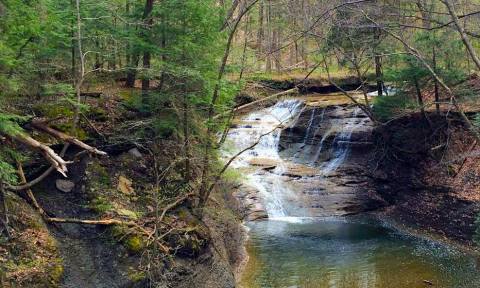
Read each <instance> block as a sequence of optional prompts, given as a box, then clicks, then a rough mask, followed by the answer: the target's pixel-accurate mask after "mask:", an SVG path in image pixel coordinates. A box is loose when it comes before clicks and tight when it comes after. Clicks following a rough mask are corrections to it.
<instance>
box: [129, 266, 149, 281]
mask: <svg viewBox="0 0 480 288" xmlns="http://www.w3.org/2000/svg"><path fill="white" fill-rule="evenodd" d="M146 277H147V275H146V274H145V272H143V271H137V270H135V269H130V270H129V271H128V278H129V279H130V280H131V281H132V282H134V283H138V282H141V281H143V280H145V278H146Z"/></svg>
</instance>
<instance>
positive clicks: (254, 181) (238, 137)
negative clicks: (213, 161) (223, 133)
mask: <svg viewBox="0 0 480 288" xmlns="http://www.w3.org/2000/svg"><path fill="white" fill-rule="evenodd" d="M302 108H303V101H300V100H284V101H280V102H278V103H277V104H276V105H274V106H272V107H270V108H266V109H262V110H260V111H257V112H254V113H251V114H249V115H248V116H247V117H245V118H243V119H242V124H241V125H240V126H239V128H236V129H232V130H231V131H230V133H229V135H228V138H227V139H228V142H229V144H230V145H232V146H233V147H234V150H235V151H233V152H231V153H228V152H224V155H225V156H226V157H231V156H233V155H234V154H235V153H237V152H238V151H241V150H242V149H245V148H246V147H248V146H250V145H252V144H253V143H255V142H256V141H258V139H259V138H260V137H261V139H260V141H259V143H258V144H257V145H256V146H255V147H254V148H253V149H251V150H249V151H247V152H245V153H243V154H242V155H241V156H239V157H238V158H237V159H236V160H235V161H234V162H233V163H232V167H236V168H240V167H250V165H251V163H252V161H259V162H262V163H264V164H262V165H263V166H275V168H274V169H273V170H272V171H269V172H267V171H264V170H263V169H256V170H255V171H253V172H250V173H248V172H247V173H246V176H247V179H246V180H245V184H247V185H250V186H253V187H255V188H256V189H257V190H258V191H259V192H260V195H261V197H262V199H263V202H264V205H265V208H266V210H267V213H268V216H269V217H271V218H272V217H285V216H287V215H288V214H289V212H288V208H287V205H286V202H287V201H288V199H292V198H295V194H294V193H293V192H292V190H291V189H289V187H288V186H287V185H286V183H285V182H284V180H283V177H282V175H283V173H284V172H285V169H286V167H285V163H284V161H283V160H282V159H281V158H280V155H279V154H278V150H279V147H278V145H279V142H280V135H281V126H283V127H286V126H288V125H292V124H294V123H295V122H296V121H297V120H298V116H299V114H300V112H301V110H302ZM262 135H263V137H262ZM265 163H269V164H268V165H266V164H265Z"/></svg>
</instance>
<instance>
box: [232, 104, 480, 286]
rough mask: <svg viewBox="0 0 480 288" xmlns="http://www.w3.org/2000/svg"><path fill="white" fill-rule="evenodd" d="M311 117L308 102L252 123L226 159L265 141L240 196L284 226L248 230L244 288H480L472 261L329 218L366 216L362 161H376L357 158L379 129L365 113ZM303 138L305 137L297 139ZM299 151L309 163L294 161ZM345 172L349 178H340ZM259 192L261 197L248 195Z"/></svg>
mask: <svg viewBox="0 0 480 288" xmlns="http://www.w3.org/2000/svg"><path fill="white" fill-rule="evenodd" d="M307 108H310V109H311V110H315V109H314V108H312V107H307ZM307 108H305V106H304V105H303V103H302V101H297V100H285V101H281V102H279V103H277V104H276V105H274V106H272V107H270V108H266V109H262V110H260V111H258V112H254V113H252V114H250V115H248V116H246V117H245V118H243V119H242V120H241V122H240V124H239V125H238V126H237V127H236V128H234V129H232V130H231V131H230V133H229V135H228V138H227V139H228V142H227V143H230V144H231V145H233V147H234V148H235V149H232V150H235V151H228V150H226V149H225V150H224V156H225V157H226V158H229V157H231V156H233V155H235V154H236V153H238V151H241V150H243V149H245V148H246V147H249V146H251V145H252V144H253V143H256V142H257V141H258V139H259V137H261V136H262V135H264V136H263V137H262V138H261V139H260V141H258V142H259V143H258V145H256V146H255V147H254V148H253V149H251V150H249V151H247V152H245V153H244V154H242V155H241V156H240V157H238V158H237V159H236V160H235V161H234V162H233V167H236V168H237V170H238V171H241V172H242V174H243V175H245V176H246V178H245V180H244V184H243V185H241V186H240V187H241V188H240V189H239V190H241V189H245V191H237V192H239V194H241V195H244V196H238V197H239V198H241V197H244V198H242V199H244V200H248V201H251V200H252V199H260V200H261V201H262V202H263V204H264V205H263V206H264V207H263V208H264V209H265V210H266V211H267V212H268V216H269V218H270V220H281V221H254V222H247V223H246V225H247V226H248V227H249V228H250V229H249V232H248V233H249V236H250V237H249V247H253V248H252V249H251V251H249V256H250V259H253V260H256V261H249V262H248V264H247V267H246V268H245V272H244V275H246V276H247V277H245V279H242V283H241V285H240V287H245V288H247V287H248V288H252V287H265V288H273V287H376V288H403V287H424V286H425V279H427V280H428V281H430V282H431V283H438V284H439V285H440V286H441V287H446V288H453V287H455V288H460V287H461V288H467V287H468V288H470V287H480V286H479V285H480V277H478V273H476V272H477V270H476V269H477V268H475V267H476V265H475V264H474V263H476V262H475V261H476V260H475V259H473V258H472V257H470V258H469V257H465V256H464V255H463V254H460V253H457V252H453V253H450V252H448V251H449V249H444V247H441V246H439V247H436V248H435V247H432V246H431V245H430V244H429V243H426V242H425V241H423V240H416V239H412V237H402V236H401V235H399V234H398V233H397V232H395V231H393V230H390V229H388V228H385V227H383V226H381V225H379V224H378V223H377V222H375V219H370V218H365V219H364V218H361V217H354V216H352V217H348V218H342V217H322V216H341V215H345V214H347V213H355V211H356V212H359V211H360V212H361V211H362V210H361V209H362V208H361V207H362V205H363V204H365V201H366V200H365V199H364V198H359V197H360V196H361V194H360V193H362V192H361V191H360V190H361V189H363V188H361V189H360V190H357V189H356V188H358V186H362V185H358V183H363V182H365V179H363V178H362V176H361V171H360V170H353V171H358V173H356V172H353V173H352V172H351V171H352V169H355V167H354V166H355V161H364V162H365V161H366V158H362V156H364V157H367V156H368V154H367V156H365V155H364V154H365V153H363V152H359V151H363V150H357V149H359V147H360V146H358V145H359V144H361V143H365V142H366V141H365V140H366V139H367V140H368V131H369V130H368V129H369V127H371V126H369V125H371V124H370V123H369V120H368V118H366V117H365V115H360V110H359V109H354V110H352V109H351V108H349V107H344V106H337V107H333V106H330V107H328V110H327V109H323V112H322V116H320V113H319V110H318V109H316V110H317V111H310V110H307V112H305V113H303V114H302V112H303V111H304V109H305V110H306V109H307ZM300 114H302V115H301V116H300ZM324 116H325V119H324V118H323V117H324ZM319 119H320V121H319ZM297 121H298V122H297ZM292 125H295V128H296V129H289V131H288V133H284V134H283V135H282V133H281V129H282V128H283V127H287V126H290V127H292ZM317 125H318V126H319V127H317ZM298 127H305V130H303V129H298ZM298 131H304V132H303V133H301V134H300V135H296V133H298ZM292 136H293V138H292ZM364 136H365V137H364ZM319 138H320V139H321V140H320V142H318V140H319ZM332 138H333V139H332ZM282 139H283V140H282ZM292 139H293V140H292ZM285 140H288V141H285ZM294 141H296V142H294ZM352 141H353V142H352ZM355 142H356V146H354V145H352V143H355ZM367 142H368V141H367ZM319 146H320V147H319ZM298 147H301V155H300V157H303V158H302V159H300V158H299V159H292V158H291V157H290V156H291V155H294V154H295V153H297V152H298ZM317 149H318V150H317ZM279 150H282V151H281V152H279ZM279 153H281V155H282V157H281V156H280V154H279ZM289 153H290V154H289ZM322 153H324V154H322ZM316 154H318V155H317V157H319V156H320V154H322V155H321V157H320V159H322V160H324V159H326V160H324V162H323V165H318V163H317V162H319V161H314V162H315V163H314V164H315V165H308V164H310V163H311V161H312V159H309V158H310V157H313V156H315V155H316ZM360 154H362V155H360ZM293 158H295V157H293ZM291 160H298V161H297V162H300V161H303V162H304V163H303V164H302V163H295V162H294V161H291ZM304 160H307V161H304ZM357 163H358V162H357ZM306 164H307V165H306ZM344 164H348V165H349V169H339V167H341V166H342V165H344ZM312 166H314V167H312ZM335 170H337V173H335V174H333V173H332V174H331V172H333V171H335ZM299 171H301V173H299ZM312 171H313V172H312ZM306 172H308V173H307V174H308V175H307V174H305V173H306ZM309 173H311V174H309ZM325 176H327V177H325ZM345 180H346V181H345ZM342 181H343V182H342ZM245 186H248V187H245ZM250 187H253V188H254V189H252V190H255V191H254V192H248V191H251V190H249V188H250ZM365 191H367V190H365ZM249 193H252V194H253V196H250V195H252V194H249ZM245 195H248V196H245ZM248 201H246V202H243V203H246V204H247V205H249V206H254V209H257V208H256V207H257V206H256V204H257V203H256V202H253V203H252V202H248ZM252 204H253V205H252ZM306 207H308V209H304V208H306ZM355 209H357V210H355ZM363 211H365V210H363ZM308 212H311V214H308ZM247 215H251V214H248V212H247ZM305 216H318V217H308V218H305ZM263 218H264V217H263ZM263 218H256V219H263ZM247 219H249V218H247ZM254 219H255V218H254ZM432 251H433V252H432ZM435 251H438V252H435ZM446 251H447V252H446ZM259 263H260V264H259ZM445 263H447V264H448V265H445ZM472 263H473V264H472ZM398 271H401V273H398ZM435 286H437V284H435Z"/></svg>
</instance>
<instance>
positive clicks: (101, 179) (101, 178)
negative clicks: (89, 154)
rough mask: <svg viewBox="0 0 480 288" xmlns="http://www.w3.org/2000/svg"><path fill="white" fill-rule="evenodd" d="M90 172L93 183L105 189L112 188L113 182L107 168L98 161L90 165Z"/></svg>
mask: <svg viewBox="0 0 480 288" xmlns="http://www.w3.org/2000/svg"><path fill="white" fill-rule="evenodd" d="M89 171H91V172H92V176H91V177H92V181H90V182H91V183H98V184H100V185H101V186H103V187H106V186H111V185H112V181H111V180H110V175H109V174H108V171H107V169H106V168H105V167H103V166H102V165H100V163H98V162H97V161H94V162H92V163H90V167H89Z"/></svg>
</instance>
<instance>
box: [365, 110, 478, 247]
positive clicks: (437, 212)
mask: <svg viewBox="0 0 480 288" xmlns="http://www.w3.org/2000/svg"><path fill="white" fill-rule="evenodd" d="M429 119H430V122H431V126H430V125H428V124H427V123H426V122H425V121H424V119H423V118H422V117H421V116H420V115H411V116H408V117H404V118H401V119H398V120H395V121H392V122H390V123H389V124H388V125H386V126H383V127H381V128H378V129H376V130H375V135H374V139H375V147H376V153H375V158H374V159H375V160H374V161H372V162H371V164H370V168H371V170H372V173H371V177H372V180H373V181H374V183H375V185H376V190H377V192H378V193H379V195H381V196H382V197H383V199H385V200H386V201H387V202H388V204H389V206H390V207H389V208H388V209H386V210H385V211H384V214H383V215H385V217H392V218H393V219H395V220H397V221H399V222H401V223H405V224H408V225H411V226H413V227H415V228H419V229H425V230H427V231H429V232H431V233H435V234H439V235H442V236H446V237H448V238H450V239H453V240H455V241H459V242H461V243H463V244H467V245H473V240H474V238H475V234H476V233H475V230H476V224H475V221H476V218H477V215H478V212H479V211H480V201H479V200H480V199H479V198H480V197H479V195H480V190H479V189H480V188H479V187H480V186H479V184H480V165H479V162H478V161H477V159H476V158H475V157H472V155H470V154H472V150H474V149H475V148H474V139H473V137H471V136H470V133H469V132H468V131H467V129H466V128H465V127H464V126H463V125H462V123H461V121H459V118H458V117H456V115H452V116H450V117H445V116H438V115H435V114H430V115H429ZM468 156H470V157H468Z"/></svg>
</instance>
